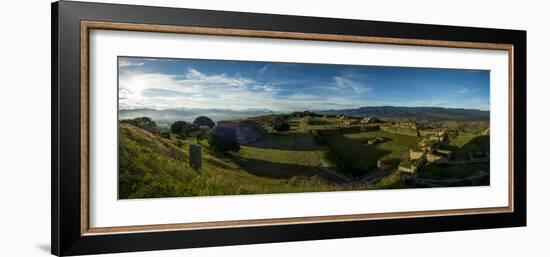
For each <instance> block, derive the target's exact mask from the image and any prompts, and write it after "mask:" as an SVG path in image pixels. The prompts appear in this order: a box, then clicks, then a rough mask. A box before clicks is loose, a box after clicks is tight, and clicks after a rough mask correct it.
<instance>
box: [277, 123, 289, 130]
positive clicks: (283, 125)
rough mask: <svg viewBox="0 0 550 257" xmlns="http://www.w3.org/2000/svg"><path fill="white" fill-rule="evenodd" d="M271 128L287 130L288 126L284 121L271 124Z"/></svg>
mask: <svg viewBox="0 0 550 257" xmlns="http://www.w3.org/2000/svg"><path fill="white" fill-rule="evenodd" d="M273 129H274V130H277V131H289V130H290V126H289V125H288V123H286V122H284V123H283V122H281V123H278V124H275V126H273Z"/></svg>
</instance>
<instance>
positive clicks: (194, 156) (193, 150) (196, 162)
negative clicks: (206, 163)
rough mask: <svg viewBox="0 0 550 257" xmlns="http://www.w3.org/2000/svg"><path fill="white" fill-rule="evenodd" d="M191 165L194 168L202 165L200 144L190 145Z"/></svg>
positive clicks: (198, 168)
mask: <svg viewBox="0 0 550 257" xmlns="http://www.w3.org/2000/svg"><path fill="white" fill-rule="evenodd" d="M189 166H191V168H193V169H194V170H197V171H198V170H200V169H201V167H202V147H201V146H200V145H189Z"/></svg>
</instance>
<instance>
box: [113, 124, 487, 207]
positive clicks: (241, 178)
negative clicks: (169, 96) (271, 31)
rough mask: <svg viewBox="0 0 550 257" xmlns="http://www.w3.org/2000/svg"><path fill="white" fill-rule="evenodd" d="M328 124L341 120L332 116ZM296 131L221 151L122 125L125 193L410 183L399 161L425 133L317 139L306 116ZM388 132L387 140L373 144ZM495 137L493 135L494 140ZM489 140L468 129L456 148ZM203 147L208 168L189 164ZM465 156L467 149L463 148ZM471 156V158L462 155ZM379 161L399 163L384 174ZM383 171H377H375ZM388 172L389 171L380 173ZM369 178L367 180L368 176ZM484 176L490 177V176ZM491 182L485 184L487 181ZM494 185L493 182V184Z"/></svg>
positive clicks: (431, 168) (458, 172) (427, 172)
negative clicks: (191, 153)
mask: <svg viewBox="0 0 550 257" xmlns="http://www.w3.org/2000/svg"><path fill="white" fill-rule="evenodd" d="M326 122H327V124H332V123H334V124H336V123H339V122H340V121H339V120H338V119H335V118H329V119H326ZM288 123H289V125H290V130H289V131H285V132H277V131H274V130H273V129H271V128H268V133H267V134H266V135H265V136H263V137H262V138H261V139H260V140H258V141H256V142H254V143H250V144H247V145H241V150H240V151H238V152H236V153H234V152H230V153H228V154H218V153H214V152H212V151H211V150H210V147H209V144H208V142H207V141H206V140H202V141H200V142H197V139H196V138H194V137H190V138H188V139H186V140H181V139H174V138H172V139H168V138H163V137H161V136H160V135H158V134H154V133H150V132H148V131H145V130H143V129H140V128H137V127H135V126H133V125H130V124H123V123H121V124H120V125H119V134H120V137H119V140H120V142H119V198H120V199H131V198H157V197H181V196H214V195H242V194H271V193H297V192H323V191H348V190H365V189H389V188H407V187H410V185H407V184H405V182H404V181H403V178H402V175H401V173H400V172H398V171H397V169H396V168H397V165H398V164H399V163H400V161H401V160H404V159H406V158H407V157H408V152H409V149H410V148H411V147H412V146H414V145H416V144H417V143H418V142H419V141H420V140H421V138H420V137H414V136H404V135H397V134H393V133H389V132H385V131H372V132H363V133H357V134H341V135H330V136H324V139H325V141H326V142H327V144H326V145H320V144H318V143H316V142H315V141H314V138H313V137H314V134H313V133H309V129H310V128H309V126H308V125H305V124H304V122H303V119H301V118H290V119H288ZM374 137H382V138H384V139H385V141H384V142H382V143H378V144H374V145H368V144H366V141H367V140H368V139H371V138H374ZM487 139H488V138H487ZM484 140H486V139H485V138H481V139H480V137H479V136H477V137H476V136H475V135H474V134H466V133H464V134H462V135H459V136H456V137H454V138H451V139H450V142H449V144H448V147H449V148H453V149H455V151H456V149H465V150H464V153H467V151H472V149H479V147H480V146H483V145H484V142H485V141H484ZM190 144H199V145H201V146H202V168H201V170H200V171H195V170H193V169H191V168H190V167H189V163H188V160H189V145H190ZM458 153H459V154H460V152H458ZM461 158H463V157H461ZM379 159H382V160H384V162H385V163H386V164H390V165H391V166H392V168H391V169H389V170H380V171H377V169H376V164H377V161H378V160H379ZM488 168H489V165H488V164H467V165H447V164H430V165H427V166H425V167H422V168H421V170H420V171H419V176H420V177H423V178H429V179H441V180H445V179H447V178H464V177H468V176H471V175H472V174H475V173H476V172H478V171H479V170H484V171H488ZM375 171H376V172H375ZM380 174H382V175H380ZM364 175H367V176H366V177H363V176H364ZM354 177H356V178H359V177H361V178H366V179H369V180H370V179H371V178H372V177H378V178H380V180H379V181H378V182H375V183H374V184H367V183H350V182H351V181H353V178H354ZM483 179H484V181H485V180H488V178H483ZM483 183H485V182H483ZM486 183H488V182H486Z"/></svg>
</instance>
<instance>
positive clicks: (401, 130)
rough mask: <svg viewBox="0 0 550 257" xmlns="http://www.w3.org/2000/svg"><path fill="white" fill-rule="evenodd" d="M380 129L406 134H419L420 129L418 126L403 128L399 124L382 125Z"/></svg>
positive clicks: (414, 135) (415, 135)
mask: <svg viewBox="0 0 550 257" xmlns="http://www.w3.org/2000/svg"><path fill="white" fill-rule="evenodd" d="M380 130H382V131H386V132H390V133H394V134H398V135H404V136H413V137H417V136H418V130H417V129H416V128H403V127H397V126H380Z"/></svg>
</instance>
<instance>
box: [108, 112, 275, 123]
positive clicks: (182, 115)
mask: <svg viewBox="0 0 550 257" xmlns="http://www.w3.org/2000/svg"><path fill="white" fill-rule="evenodd" d="M269 114H274V112H273V111H271V110H268V109H248V110H240V111H239V110H226V109H192V108H181V109H150V108H139V109H120V110H119V112H118V115H119V119H132V118H136V117H149V118H151V119H153V120H154V121H156V122H157V123H159V122H160V123H164V122H173V121H176V120H183V121H189V122H192V121H193V120H194V119H195V118H196V117H198V116H208V117H209V118H211V119H213V120H214V121H216V122H217V121H220V120H233V119H245V118H248V117H254V116H261V115H269Z"/></svg>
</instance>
